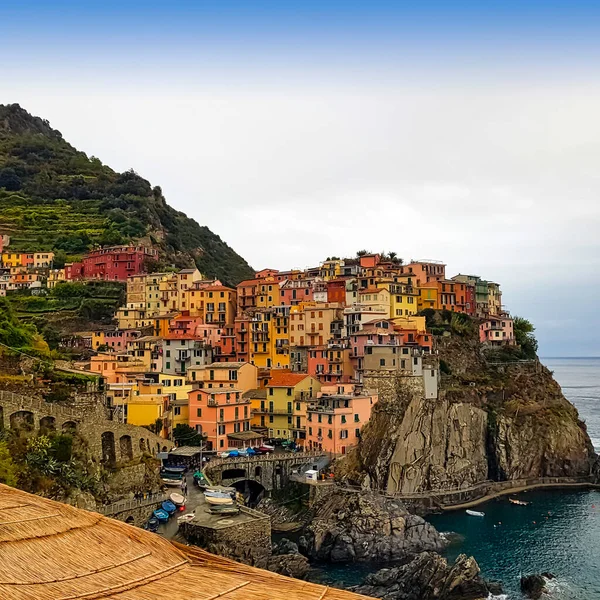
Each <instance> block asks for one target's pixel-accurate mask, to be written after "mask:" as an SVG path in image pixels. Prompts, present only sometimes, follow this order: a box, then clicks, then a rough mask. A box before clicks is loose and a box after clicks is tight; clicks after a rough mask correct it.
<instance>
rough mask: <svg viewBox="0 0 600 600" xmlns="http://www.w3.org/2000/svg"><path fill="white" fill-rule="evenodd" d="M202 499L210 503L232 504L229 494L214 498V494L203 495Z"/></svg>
mask: <svg viewBox="0 0 600 600" xmlns="http://www.w3.org/2000/svg"><path fill="white" fill-rule="evenodd" d="M204 499H205V500H206V502H207V503H208V504H212V505H223V504H231V505H233V498H232V497H231V496H226V497H225V498H216V497H214V496H204Z"/></svg>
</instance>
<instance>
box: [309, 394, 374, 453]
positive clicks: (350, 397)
mask: <svg viewBox="0 0 600 600" xmlns="http://www.w3.org/2000/svg"><path fill="white" fill-rule="evenodd" d="M376 403H377V394H372V393H370V392H355V393H350V394H332V395H322V396H321V397H320V398H318V399H316V400H314V401H311V402H310V404H309V405H308V407H307V409H306V444H307V447H308V449H309V450H323V451H325V452H330V453H332V454H346V452H348V450H349V449H350V448H353V447H354V446H356V445H357V444H358V442H359V441H360V432H361V429H362V427H363V426H364V425H365V423H367V422H368V421H369V419H370V418H371V411H372V410H373V406H374V405H375V404H376Z"/></svg>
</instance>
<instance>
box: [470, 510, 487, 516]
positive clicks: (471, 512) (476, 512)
mask: <svg viewBox="0 0 600 600" xmlns="http://www.w3.org/2000/svg"><path fill="white" fill-rule="evenodd" d="M467 514H468V515H471V516H472V517H485V513H482V512H479V511H478V510H467Z"/></svg>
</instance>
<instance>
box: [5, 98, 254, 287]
mask: <svg viewBox="0 0 600 600" xmlns="http://www.w3.org/2000/svg"><path fill="white" fill-rule="evenodd" d="M0 234H8V235H9V236H10V237H11V244H10V248H11V249H14V250H54V251H60V252H62V258H63V260H64V259H69V258H75V257H77V256H79V255H81V254H83V253H85V252H86V251H88V250H89V249H91V248H92V247H94V246H96V245H114V244H122V243H126V242H129V241H139V240H144V241H145V242H148V243H152V244H153V245H155V247H156V248H158V250H159V252H160V257H161V262H162V265H157V266H159V267H161V266H166V265H171V264H174V265H175V266H178V267H189V266H191V265H193V264H196V266H197V267H198V268H199V269H200V271H202V272H203V273H204V274H205V275H207V276H209V277H218V278H219V279H221V280H222V281H223V282H225V283H228V284H230V285H235V284H237V283H238V282H239V281H241V280H242V279H246V278H249V277H252V275H253V273H254V272H253V270H252V268H251V267H250V266H249V265H248V263H247V262H246V261H245V260H244V259H243V258H242V257H241V256H239V255H238V254H236V253H235V251H234V250H232V249H231V248H230V247H229V246H228V245H227V244H226V243H225V242H224V241H223V240H222V239H221V238H220V237H219V236H218V235H215V234H214V233H213V232H212V231H210V230H209V229H208V228H207V227H203V226H201V225H199V224H198V223H197V222H196V221H194V220H193V219H190V218H188V217H187V216H186V215H185V214H184V213H182V212H179V211H177V210H174V209H173V208H171V207H170V206H169V205H168V204H167V203H166V200H165V198H164V197H163V195H162V191H161V189H160V188H159V187H152V186H151V185H150V183H149V182H148V181H146V180H145V179H143V178H142V177H140V176H139V175H138V174H137V173H134V172H133V171H128V172H126V173H116V172H115V171H113V170H112V169H111V168H110V167H107V166H106V165H104V164H102V162H101V161H100V160H99V159H97V158H95V157H88V156H87V155H86V154H84V153H83V152H79V151H78V150H76V149H75V148H73V147H72V146H71V145H70V144H69V143H68V142H66V141H65V140H64V139H63V137H62V135H61V134H60V132H58V131H56V130H54V129H52V127H50V125H49V123H48V122H47V121H44V120H43V119H40V118H39V117H33V116H31V115H30V114H29V113H27V112H26V111H25V110H23V109H22V108H21V107H20V106H18V105H16V104H12V105H9V106H3V105H0Z"/></svg>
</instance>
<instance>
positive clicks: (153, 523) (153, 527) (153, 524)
mask: <svg viewBox="0 0 600 600" xmlns="http://www.w3.org/2000/svg"><path fill="white" fill-rule="evenodd" d="M158 525H159V522H158V519H157V518H156V517H150V518H149V519H148V522H147V523H146V529H147V530H148V531H152V532H155V531H157V530H158Z"/></svg>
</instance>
